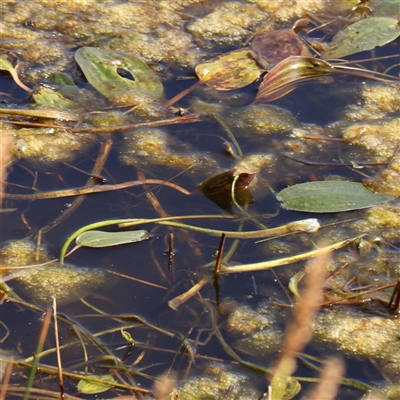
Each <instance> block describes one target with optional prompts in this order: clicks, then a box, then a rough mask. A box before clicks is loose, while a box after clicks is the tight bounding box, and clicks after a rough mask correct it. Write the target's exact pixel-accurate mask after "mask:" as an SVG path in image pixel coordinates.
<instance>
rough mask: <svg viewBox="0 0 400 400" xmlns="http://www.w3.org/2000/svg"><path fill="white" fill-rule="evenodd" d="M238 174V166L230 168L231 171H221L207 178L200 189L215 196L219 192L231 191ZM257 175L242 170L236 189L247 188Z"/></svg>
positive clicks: (206, 194) (208, 194)
mask: <svg viewBox="0 0 400 400" xmlns="http://www.w3.org/2000/svg"><path fill="white" fill-rule="evenodd" d="M237 175H238V170H237V168H233V169H230V170H229V171H224V172H221V173H220V174H217V175H214V176H212V177H210V178H207V179H206V180H204V181H203V182H201V183H200V184H199V189H200V190H201V191H202V192H203V194H204V195H205V196H213V195H215V194H219V193H229V194H230V191H231V188H232V183H233V180H234V179H235V177H236V176H237ZM255 176H256V174H255V173H248V172H242V173H239V177H238V178H237V180H236V182H235V191H237V190H241V189H245V188H247V186H248V185H249V184H250V182H251V181H252V180H253V178H254V177H255Z"/></svg>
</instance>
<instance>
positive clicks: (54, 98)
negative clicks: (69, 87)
mask: <svg viewBox="0 0 400 400" xmlns="http://www.w3.org/2000/svg"><path fill="white" fill-rule="evenodd" d="M76 89H77V88H76ZM32 97H33V99H34V100H35V103H36V104H38V105H40V106H44V107H46V108H50V109H54V110H60V111H66V112H68V111H72V112H75V113H79V112H83V111H85V110H84V109H83V108H82V107H81V106H79V105H78V104H77V103H75V102H74V101H72V100H70V99H68V98H67V97H64V96H63V95H62V94H61V93H60V92H59V91H57V90H53V89H51V88H49V87H45V86H38V87H36V88H35V90H34V91H33V93H32Z"/></svg>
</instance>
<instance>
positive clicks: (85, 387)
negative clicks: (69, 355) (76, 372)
mask: <svg viewBox="0 0 400 400" xmlns="http://www.w3.org/2000/svg"><path fill="white" fill-rule="evenodd" d="M88 378H93V379H98V380H101V381H103V382H94V381H87V380H85V379H81V380H80V381H79V382H78V385H77V388H78V390H79V391H80V392H81V393H84V394H96V393H103V392H105V391H107V390H108V389H111V388H112V387H113V386H114V383H117V381H116V380H115V379H114V377H113V376H111V375H103V376H100V375H90V376H88Z"/></svg>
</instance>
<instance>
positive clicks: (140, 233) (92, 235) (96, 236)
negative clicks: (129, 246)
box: [76, 230, 150, 248]
mask: <svg viewBox="0 0 400 400" xmlns="http://www.w3.org/2000/svg"><path fill="white" fill-rule="evenodd" d="M149 237H150V234H149V233H148V232H147V231H145V230H137V231H127V232H103V231H96V230H93V231H88V232H83V233H81V234H80V235H79V236H78V237H77V238H76V244H78V245H81V246H85V247H96V248H99V247H111V246H119V245H121V244H126V243H134V242H141V241H142V240H146V239H148V238H149Z"/></svg>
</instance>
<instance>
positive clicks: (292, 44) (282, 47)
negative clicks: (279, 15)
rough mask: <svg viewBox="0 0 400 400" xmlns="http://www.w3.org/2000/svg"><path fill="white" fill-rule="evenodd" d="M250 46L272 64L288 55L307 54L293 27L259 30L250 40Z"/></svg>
mask: <svg viewBox="0 0 400 400" xmlns="http://www.w3.org/2000/svg"><path fill="white" fill-rule="evenodd" d="M251 48H252V50H253V51H255V52H256V53H260V54H262V55H263V56H265V57H266V61H267V62H270V63H271V64H272V65H276V64H278V63H279V62H280V61H282V60H284V59H285V58H287V57H290V56H305V55H308V51H307V50H308V49H307V47H306V45H305V44H304V43H303V42H302V41H301V40H300V39H299V37H298V36H297V35H296V33H295V32H294V31H293V29H278V30H273V31H259V32H257V34H256V35H255V36H254V38H253V40H252V43H251Z"/></svg>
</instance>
